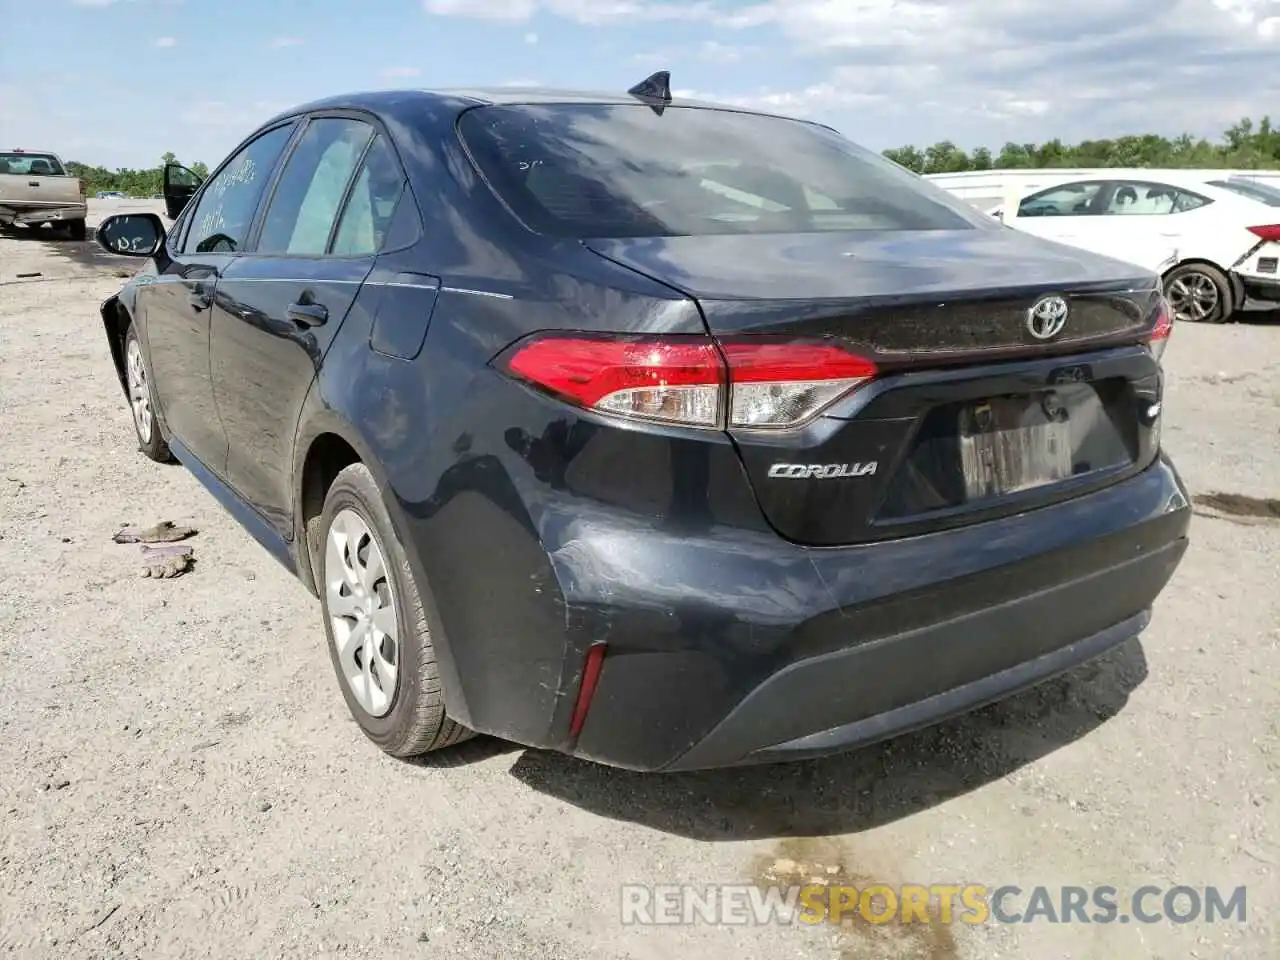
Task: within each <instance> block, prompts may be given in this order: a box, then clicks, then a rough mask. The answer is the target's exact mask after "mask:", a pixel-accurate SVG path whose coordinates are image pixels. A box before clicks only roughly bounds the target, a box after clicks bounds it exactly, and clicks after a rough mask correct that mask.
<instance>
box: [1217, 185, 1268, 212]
mask: <svg viewBox="0 0 1280 960" xmlns="http://www.w3.org/2000/svg"><path fill="white" fill-rule="evenodd" d="M1209 186H1211V187H1217V188H1218V189H1220V190H1229V191H1230V192H1231V193H1234V194H1237V195H1238V196H1241V197H1248V198H1249V199H1250V200H1257V201H1258V202H1259V203H1265V204H1266V205H1267V206H1268V207H1280V190H1277V189H1276V188H1275V187H1271V186H1268V185H1267V184H1265V183H1257V182H1250V181H1245V180H1210V181H1209Z"/></svg>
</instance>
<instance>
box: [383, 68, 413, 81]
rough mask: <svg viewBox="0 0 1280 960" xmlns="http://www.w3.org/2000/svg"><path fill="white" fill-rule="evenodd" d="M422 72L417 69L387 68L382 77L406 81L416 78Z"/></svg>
mask: <svg viewBox="0 0 1280 960" xmlns="http://www.w3.org/2000/svg"><path fill="white" fill-rule="evenodd" d="M421 72H422V71H421V70H419V69H418V68H417V67H385V68H384V69H383V71H382V75H383V76H384V77H387V78H388V79H404V78H407V77H416V76H417V75H418V74H420V73H421Z"/></svg>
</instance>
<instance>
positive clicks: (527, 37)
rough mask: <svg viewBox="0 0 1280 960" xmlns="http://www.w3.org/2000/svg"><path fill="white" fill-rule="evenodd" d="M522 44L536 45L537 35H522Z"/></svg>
mask: <svg viewBox="0 0 1280 960" xmlns="http://www.w3.org/2000/svg"><path fill="white" fill-rule="evenodd" d="M524 42H525V43H528V44H534V43H537V42H538V35H537V34H536V33H526V34H525V35H524Z"/></svg>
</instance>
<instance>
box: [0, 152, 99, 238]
mask: <svg viewBox="0 0 1280 960" xmlns="http://www.w3.org/2000/svg"><path fill="white" fill-rule="evenodd" d="M84 194H85V190H84V184H83V183H82V182H81V181H80V180H79V178H77V177H73V176H71V175H70V174H69V173H68V172H67V168H66V165H65V164H63V162H62V161H61V160H60V159H59V158H58V157H57V155H55V154H52V153H48V152H46V151H44V150H3V151H0V229H7V228H9V227H12V226H14V225H19V226H26V227H39V226H40V225H41V224H45V223H47V224H49V226H51V227H64V228H66V230H67V231H68V232H69V233H70V234H71V238H72V239H73V240H83V239H84V238H85V224H84V218H85V212H86V209H87V208H86V206H85V200H84Z"/></svg>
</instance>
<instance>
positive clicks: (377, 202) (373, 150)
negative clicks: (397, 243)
mask: <svg viewBox="0 0 1280 960" xmlns="http://www.w3.org/2000/svg"><path fill="white" fill-rule="evenodd" d="M403 192H404V174H403V173H402V172H401V171H400V164H399V163H397V162H396V158H395V155H394V154H393V153H392V152H391V146H390V145H389V144H388V143H387V140H386V138H385V137H384V136H382V134H378V136H377V137H375V138H374V141H373V143H372V145H370V147H369V151H368V153H366V154H365V157H364V162H363V163H361V164H360V172H359V173H357V174H356V182H355V183H354V184H352V186H351V196H350V197H349V198H348V199H347V206H346V209H344V210H343V211H342V220H341V221H340V222H339V223H338V234H337V236H336V237H335V238H334V241H333V252H334V253H335V254H337V255H338V256H343V257H354V256H361V255H365V254H372V253H377V252H378V251H379V250H381V249H382V244H383V241H384V240H386V236H387V231H388V230H389V229H390V228H391V217H392V215H393V214H394V213H395V212H396V204H397V203H399V202H400V195H401V194H402V193H403Z"/></svg>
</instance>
